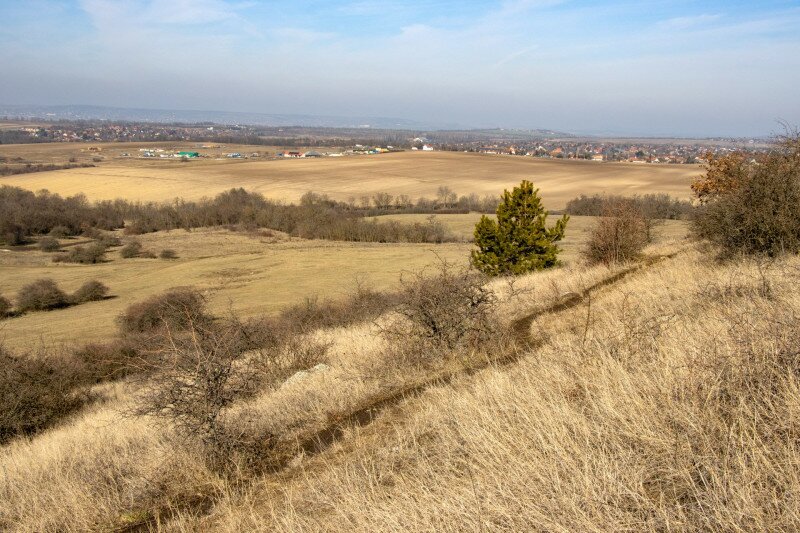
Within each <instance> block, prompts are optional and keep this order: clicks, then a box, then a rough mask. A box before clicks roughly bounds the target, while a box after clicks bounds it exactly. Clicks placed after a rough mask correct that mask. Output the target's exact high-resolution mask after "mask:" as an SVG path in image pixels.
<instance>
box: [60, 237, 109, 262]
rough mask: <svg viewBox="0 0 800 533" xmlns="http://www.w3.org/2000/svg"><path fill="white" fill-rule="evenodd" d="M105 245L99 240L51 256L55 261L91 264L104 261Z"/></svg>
mask: <svg viewBox="0 0 800 533" xmlns="http://www.w3.org/2000/svg"><path fill="white" fill-rule="evenodd" d="M105 256H106V247H105V245H103V244H102V243H100V242H95V243H92V244H89V245H88V246H75V247H74V248H72V249H71V250H70V251H69V252H68V253H67V254H66V255H58V256H55V257H53V261H54V262H56V263H81V264H84V265H92V264H96V263H102V262H103V261H105Z"/></svg>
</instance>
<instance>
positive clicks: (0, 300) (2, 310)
mask: <svg viewBox="0 0 800 533" xmlns="http://www.w3.org/2000/svg"><path fill="white" fill-rule="evenodd" d="M10 313H11V302H10V301H9V299H8V298H5V297H4V296H0V318H5V317H7V316H8V315H9V314H10Z"/></svg>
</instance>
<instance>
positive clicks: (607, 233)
mask: <svg viewBox="0 0 800 533" xmlns="http://www.w3.org/2000/svg"><path fill="white" fill-rule="evenodd" d="M648 236H649V225H648V222H647V220H646V218H645V217H644V216H643V215H642V213H641V211H640V210H639V209H638V208H637V207H636V205H635V204H633V203H631V202H628V201H626V200H619V201H616V202H613V203H610V204H608V205H607V207H606V210H605V212H604V214H603V216H602V217H601V218H600V219H598V220H597V222H596V223H595V225H594V227H593V228H592V231H591V233H590V235H589V240H588V241H587V243H586V247H585V248H584V250H583V256H584V257H585V258H586V259H587V260H588V261H589V262H590V263H605V264H614V263H621V262H624V261H630V260H631V259H635V258H636V257H637V256H638V255H639V254H640V253H641V252H642V250H643V249H644V247H645V246H646V245H647V242H648Z"/></svg>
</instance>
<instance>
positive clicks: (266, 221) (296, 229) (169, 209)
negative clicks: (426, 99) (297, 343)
mask: <svg viewBox="0 0 800 533" xmlns="http://www.w3.org/2000/svg"><path fill="white" fill-rule="evenodd" d="M448 194H451V193H448ZM448 194H445V195H444V198H445V202H447V203H445V204H441V207H442V209H444V210H445V211H447V210H452V209H455V207H454V206H451V205H450V203H449V200H446V198H447V197H448ZM470 198H471V197H470ZM472 200H474V198H473V199H472ZM472 200H469V201H468V202H467V203H468V204H470V205H471V202H472ZM454 202H455V200H454ZM485 202H488V200H486V201H485ZM434 205H435V206H440V204H434ZM374 209H378V208H372V207H365V208H357V207H355V205H351V204H348V203H344V202H335V201H333V200H331V199H329V198H328V197H326V196H324V195H318V194H314V193H309V194H307V195H305V196H304V197H303V199H302V200H301V202H300V204H299V205H285V204H281V203H278V202H272V201H269V200H267V199H265V198H264V197H263V196H261V195H260V194H256V193H248V192H246V191H245V190H243V189H231V190H230V191H227V192H224V193H221V194H219V195H218V196H217V197H215V198H213V199H210V200H201V201H199V202H185V201H180V200H178V201H175V202H173V203H161V204H159V203H132V202H127V201H124V200H115V201H113V202H98V203H95V204H89V203H88V202H87V201H86V198H85V197H83V196H81V195H78V196H73V197H69V198H61V197H60V196H58V195H54V194H50V193H48V192H39V193H37V194H34V193H31V192H29V191H25V190H23V189H20V188H17V187H9V186H2V187H0V241H4V242H5V243H7V244H11V245H16V244H22V243H24V242H25V241H26V239H27V238H28V237H30V236H32V235H46V234H48V233H51V234H52V235H51V236H53V237H58V236H61V237H64V236H69V235H78V234H80V233H81V232H82V231H86V230H88V229H90V228H100V229H105V230H110V229H115V228H121V227H123V226H124V222H123V221H124V220H129V221H130V223H129V224H128V225H127V226H125V231H126V233H127V234H129V235H137V234H142V233H149V232H154V231H159V230H170V229H178V228H182V229H191V228H196V227H203V226H231V225H238V226H241V227H261V228H270V229H274V230H278V231H282V232H285V233H288V234H290V235H294V236H298V237H304V238H319V239H331V240H346V241H358V242H441V241H444V240H452V237H450V236H449V235H448V234H447V232H446V231H445V229H444V227H443V226H442V225H441V224H439V223H437V222H434V221H429V222H428V223H427V224H414V225H404V224H399V223H397V222H377V221H373V222H367V221H365V220H364V216H365V215H367V214H370V213H372V214H375V213H378V212H381V213H384V212H389V210H388V208H386V209H383V208H380V209H378V211H374ZM417 211H419V209H417ZM422 211H425V209H422ZM392 212H403V211H402V209H401V210H400V211H398V210H394V211H392ZM430 212H437V209H434V208H431V209H430ZM105 245H106V246H110V245H114V244H111V243H108V242H106V243H105ZM77 255H80V254H78V253H77V252H76V256H73V258H74V259H76V260H79V261H80V260H81V259H80V258H79V257H77ZM68 260H70V261H71V260H72V259H68Z"/></svg>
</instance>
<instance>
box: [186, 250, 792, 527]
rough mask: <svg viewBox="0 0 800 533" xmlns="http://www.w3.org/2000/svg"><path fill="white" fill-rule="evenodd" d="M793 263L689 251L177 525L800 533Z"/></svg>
mask: <svg viewBox="0 0 800 533" xmlns="http://www.w3.org/2000/svg"><path fill="white" fill-rule="evenodd" d="M798 266H800V264H799V263H798V261H797V260H794V261H791V262H790V263H788V264H783V265H782V269H781V270H776V271H774V274H773V277H772V279H771V281H772V284H773V292H774V294H776V295H779V296H775V298H776V299H770V298H764V297H763V296H760V291H759V288H760V286H761V279H760V275H759V274H758V271H757V269H755V268H754V267H753V266H752V265H750V266H746V265H745V266H742V265H730V266H727V267H725V268H721V269H720V268H718V267H716V266H715V265H711V264H708V263H706V262H704V261H703V260H702V259H701V258H700V257H699V256H698V254H697V253H696V252H691V253H690V254H688V255H686V254H684V255H683V256H680V257H679V258H677V259H674V260H671V261H669V262H667V263H664V264H662V265H660V266H657V267H654V268H652V269H651V270H649V271H646V272H644V273H641V274H638V275H636V276H634V277H631V278H627V279H626V280H625V281H623V282H621V283H619V284H618V285H615V286H612V287H609V288H607V289H606V290H604V291H603V293H602V294H601V295H597V298H596V299H595V300H593V301H592V307H591V308H588V307H587V306H585V305H584V306H581V307H579V308H576V309H573V310H570V311H568V312H566V313H561V314H559V315H552V316H545V317H542V319H540V320H539V321H537V323H536V324H535V325H534V329H533V334H534V336H537V337H544V338H545V339H546V343H545V345H544V346H543V347H541V348H540V349H539V350H538V351H537V353H536V354H535V357H529V358H525V359H523V360H522V361H521V362H520V363H519V364H518V365H515V366H512V367H508V368H497V369H488V370H486V371H484V372H481V373H480V374H478V375H475V376H471V377H465V378H462V379H460V380H458V381H457V382H455V383H451V384H450V385H448V386H443V387H439V388H434V389H431V390H429V391H428V392H427V393H425V394H423V395H422V396H420V397H419V398H416V399H412V400H409V401H408V402H407V403H406V404H405V405H402V406H400V407H399V408H397V409H394V410H391V411H387V412H386V413H385V414H384V416H382V417H381V418H379V420H377V421H376V422H375V423H373V425H372V426H370V427H367V428H361V429H358V428H354V429H353V430H352V431H351V432H350V433H348V434H347V437H346V438H345V439H343V440H342V441H341V443H340V444H339V445H337V446H335V447H334V448H332V449H329V450H328V451H326V452H325V453H323V454H322V455H320V456H318V457H314V458H311V459H309V460H307V461H305V462H303V463H301V464H300V465H299V466H297V468H296V469H295V471H294V472H293V473H292V475H291V476H288V475H287V476H284V477H277V478H270V477H267V478H264V479H263V480H262V482H261V483H258V484H257V485H256V487H255V488H252V489H250V490H249V491H248V492H246V493H243V494H242V493H236V494H235V495H233V494H231V495H230V496H229V497H227V498H226V499H224V500H223V501H221V502H220V503H218V504H217V506H216V507H215V509H214V511H213V512H212V513H211V515H210V516H208V517H205V518H202V519H199V520H198V519H196V518H190V517H179V518H178V519H177V520H176V521H175V523H174V524H172V525H171V526H170V529H172V530H193V529H213V530H218V531H237V530H262V531H267V530H281V531H341V530H347V531H376V530H378V531H464V530H467V531H532V530H533V531H536V530H549V531H656V530H657V531H663V530H682V531H686V530H689V531H701V530H702V531H709V530H710V531H794V530H796V529H797V528H798V526H800V513H798V508H800V507H798V501H797V494H798V490H800V469H799V468H798V467H800V464H798V458H797V451H796V442H797V437H798V434H797V429H796V426H795V424H794V422H793V421H795V420H796V417H797V413H798V412H799V411H798V410H799V409H800V392H798V391H799V390H800V387H799V386H798V379H800V378H798V370H799V369H800V363H798V357H800V356H799V355H798V352H797V341H798V335H800V333H798V327H800V324H799V323H798V322H797V318H796V316H797V312H798V311H800V294H798V292H797V289H796V287H797V285H796V284H797V281H798V271H797V267H798ZM587 317H588V320H587Z"/></svg>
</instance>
